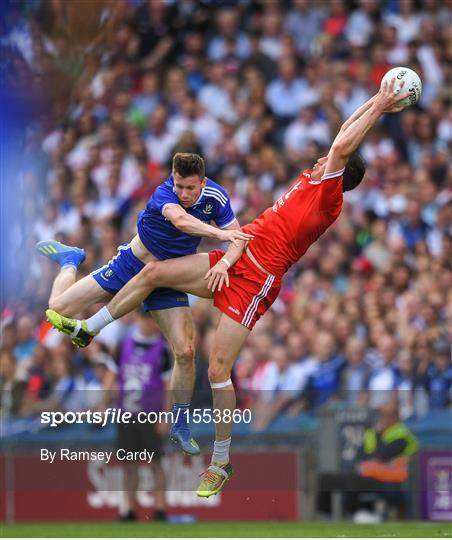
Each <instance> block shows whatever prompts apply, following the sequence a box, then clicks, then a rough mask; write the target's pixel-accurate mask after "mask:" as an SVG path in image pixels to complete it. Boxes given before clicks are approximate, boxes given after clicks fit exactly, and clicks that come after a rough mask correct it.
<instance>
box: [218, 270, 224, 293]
mask: <svg viewBox="0 0 452 540" xmlns="http://www.w3.org/2000/svg"><path fill="white" fill-rule="evenodd" d="M223 282H224V275H223V274H222V275H221V276H220V279H219V281H218V292H220V291H221V287H223Z"/></svg>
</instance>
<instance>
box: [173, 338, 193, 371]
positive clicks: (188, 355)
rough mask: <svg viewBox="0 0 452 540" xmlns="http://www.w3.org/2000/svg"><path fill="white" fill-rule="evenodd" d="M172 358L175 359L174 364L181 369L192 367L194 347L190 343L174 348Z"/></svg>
mask: <svg viewBox="0 0 452 540" xmlns="http://www.w3.org/2000/svg"><path fill="white" fill-rule="evenodd" d="M174 358H175V359H176V362H177V363H178V364H179V365H181V366H183V367H188V366H191V365H193V362H194V359H195V347H194V345H193V344H192V343H183V344H182V345H181V346H179V347H175V348H174Z"/></svg>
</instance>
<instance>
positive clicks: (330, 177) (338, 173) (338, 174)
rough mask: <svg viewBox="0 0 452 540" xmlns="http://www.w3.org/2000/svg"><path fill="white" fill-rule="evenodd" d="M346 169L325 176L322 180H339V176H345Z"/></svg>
mask: <svg viewBox="0 0 452 540" xmlns="http://www.w3.org/2000/svg"><path fill="white" fill-rule="evenodd" d="M344 171H345V167H344V168H343V169H341V170H340V171H336V172H330V173H328V174H324V175H323V176H322V178H321V180H322V181H323V180H332V179H333V178H337V177H338V176H342V175H343V174H344Z"/></svg>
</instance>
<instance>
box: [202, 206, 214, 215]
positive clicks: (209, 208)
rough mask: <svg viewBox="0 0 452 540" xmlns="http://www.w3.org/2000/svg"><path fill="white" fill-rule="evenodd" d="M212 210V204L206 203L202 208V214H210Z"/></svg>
mask: <svg viewBox="0 0 452 540" xmlns="http://www.w3.org/2000/svg"><path fill="white" fill-rule="evenodd" d="M212 210H213V204H206V206H205V207H204V209H203V212H204V214H211V213H212Z"/></svg>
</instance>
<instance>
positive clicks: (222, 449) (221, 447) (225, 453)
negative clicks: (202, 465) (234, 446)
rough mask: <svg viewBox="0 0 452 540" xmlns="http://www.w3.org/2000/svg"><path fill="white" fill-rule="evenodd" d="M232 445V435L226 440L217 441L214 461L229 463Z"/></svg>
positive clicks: (222, 463)
mask: <svg viewBox="0 0 452 540" xmlns="http://www.w3.org/2000/svg"><path fill="white" fill-rule="evenodd" d="M230 446H231V437H229V439H226V440H224V441H215V442H214V443H213V455H212V463H215V464H221V465H225V464H226V463H229V447H230Z"/></svg>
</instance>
